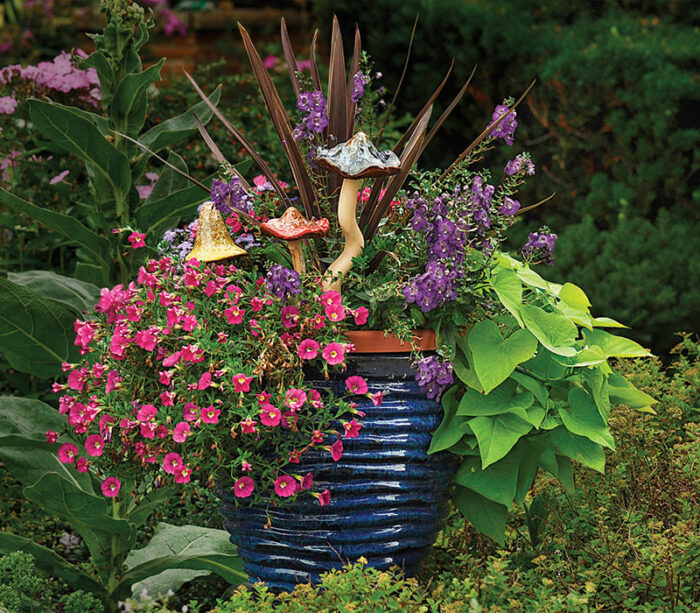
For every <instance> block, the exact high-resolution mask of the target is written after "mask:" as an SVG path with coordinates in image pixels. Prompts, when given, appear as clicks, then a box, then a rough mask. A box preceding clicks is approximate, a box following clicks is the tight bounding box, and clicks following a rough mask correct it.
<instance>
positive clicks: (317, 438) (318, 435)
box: [311, 430, 325, 443]
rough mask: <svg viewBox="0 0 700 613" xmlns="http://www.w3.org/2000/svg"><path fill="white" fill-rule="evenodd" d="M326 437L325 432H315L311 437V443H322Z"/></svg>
mask: <svg viewBox="0 0 700 613" xmlns="http://www.w3.org/2000/svg"><path fill="white" fill-rule="evenodd" d="M324 436H325V434H323V432H321V431H320V430H314V431H313V433H312V435H311V442H312V443H322V442H323V437H324Z"/></svg>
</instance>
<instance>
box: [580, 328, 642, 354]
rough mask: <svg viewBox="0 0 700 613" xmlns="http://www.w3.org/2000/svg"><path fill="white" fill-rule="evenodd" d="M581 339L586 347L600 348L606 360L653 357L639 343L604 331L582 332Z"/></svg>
mask: <svg viewBox="0 0 700 613" xmlns="http://www.w3.org/2000/svg"><path fill="white" fill-rule="evenodd" d="M583 338H584V340H585V342H586V344H587V345H589V346H598V347H600V349H601V350H602V352H603V353H604V354H605V356H606V357H608V358H612V357H616V358H648V357H651V356H652V355H653V354H651V353H649V352H648V351H647V350H646V349H644V347H642V346H641V345H640V344H639V343H635V342H634V341H633V340H630V339H629V338H625V337H624V336H615V335H614V334H610V333H609V332H605V330H584V331H583Z"/></svg>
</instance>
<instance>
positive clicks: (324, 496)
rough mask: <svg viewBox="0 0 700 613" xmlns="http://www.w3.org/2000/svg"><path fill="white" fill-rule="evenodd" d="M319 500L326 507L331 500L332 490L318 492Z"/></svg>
mask: <svg viewBox="0 0 700 613" xmlns="http://www.w3.org/2000/svg"><path fill="white" fill-rule="evenodd" d="M317 497H318V502H319V504H320V505H321V506H322V507H325V506H326V505H327V504H329V503H330V501H331V491H330V490H328V489H326V490H323V491H322V492H321V493H320V494H318V496H317Z"/></svg>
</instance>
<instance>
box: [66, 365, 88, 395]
mask: <svg viewBox="0 0 700 613" xmlns="http://www.w3.org/2000/svg"><path fill="white" fill-rule="evenodd" d="M89 379H90V371H89V370H88V369H87V368H85V367H84V366H83V367H81V368H79V369H78V368H76V369H75V370H73V371H71V372H70V374H69V375H68V387H70V388H71V389H72V390H75V391H76V392H82V391H83V389H84V388H85V385H86V384H87V382H88V380H89Z"/></svg>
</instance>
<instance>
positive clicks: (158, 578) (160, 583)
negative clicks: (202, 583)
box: [131, 568, 211, 599]
mask: <svg viewBox="0 0 700 613" xmlns="http://www.w3.org/2000/svg"><path fill="white" fill-rule="evenodd" d="M207 575H211V571H209V570H189V569H187V568H182V569H180V568H172V569H170V570H164V571H163V572H162V573H158V574H157V575H152V576H151V577H146V578H145V579H142V580H141V581H138V582H137V583H134V584H133V585H132V586H131V595H132V596H133V597H134V598H136V597H138V595H139V594H140V593H141V592H143V590H146V592H147V593H148V595H149V596H150V597H151V598H156V597H158V598H159V599H161V598H163V597H165V596H166V595H167V594H168V592H169V591H171V590H172V591H173V592H177V591H178V590H179V589H180V588H181V587H182V586H183V584H185V583H187V582H188V581H193V580H194V579H196V578H197V577H206V576H207Z"/></svg>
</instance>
